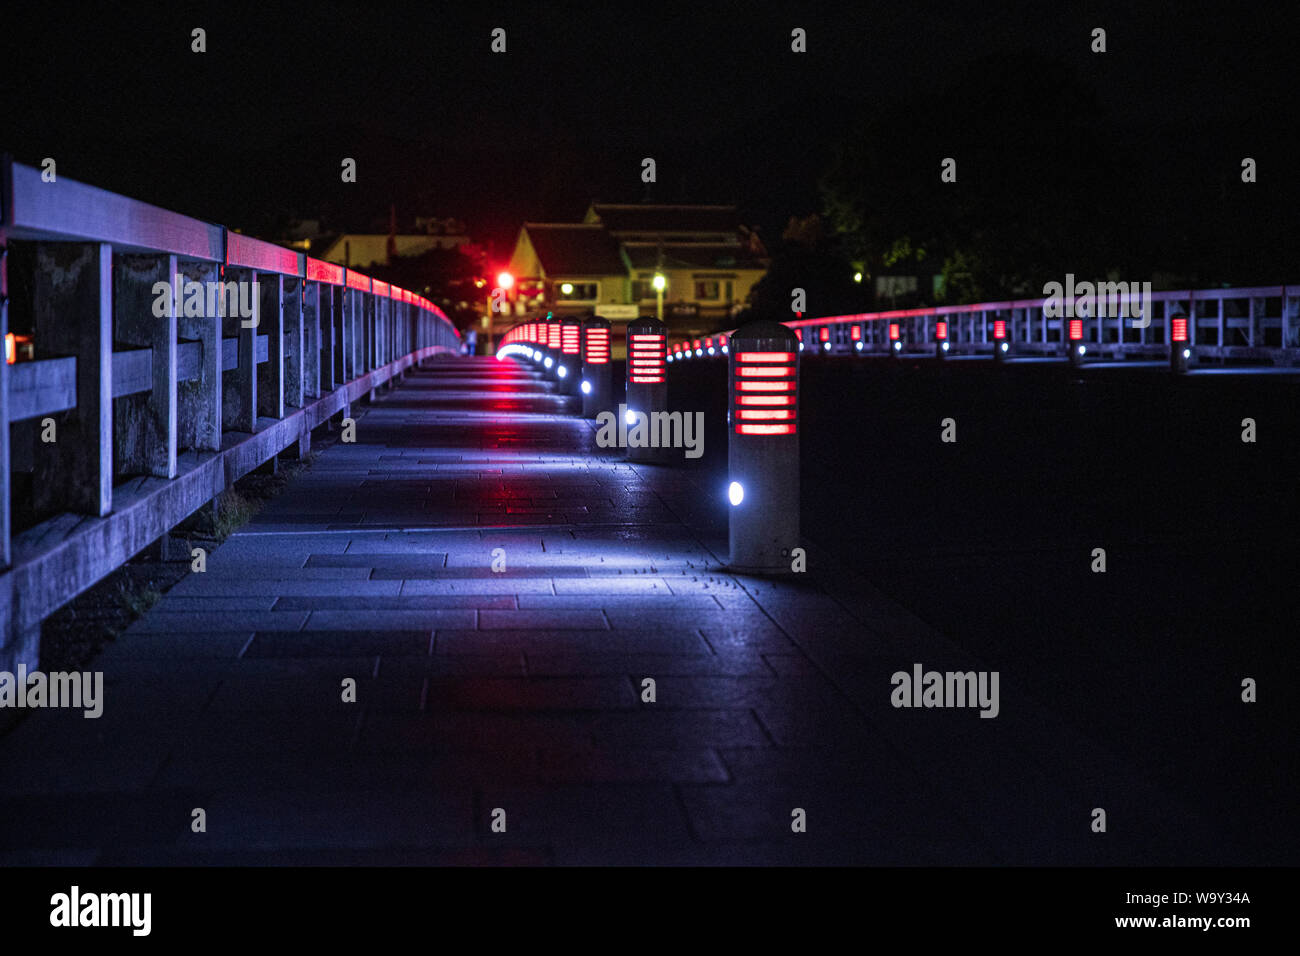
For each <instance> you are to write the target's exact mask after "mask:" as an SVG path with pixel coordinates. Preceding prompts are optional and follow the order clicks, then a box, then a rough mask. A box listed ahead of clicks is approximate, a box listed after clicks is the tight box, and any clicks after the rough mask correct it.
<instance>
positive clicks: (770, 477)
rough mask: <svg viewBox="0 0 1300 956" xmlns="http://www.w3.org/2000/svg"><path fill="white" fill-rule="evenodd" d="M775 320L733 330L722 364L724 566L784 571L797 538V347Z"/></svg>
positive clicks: (797, 541) (786, 570) (768, 571)
mask: <svg viewBox="0 0 1300 956" xmlns="http://www.w3.org/2000/svg"><path fill="white" fill-rule="evenodd" d="M798 342H799V340H798V337H797V336H796V335H794V334H792V333H791V330H790V329H788V328H786V327H785V326H784V325H780V324H779V323H776V322H752V323H750V324H749V325H746V326H743V327H742V328H739V329H737V330H736V331H735V332H733V333H732V336H731V354H730V358H729V361H728V373H729V374H728V392H729V395H728V399H729V401H728V412H727V424H728V429H729V431H730V436H729V441H728V480H729V485H728V487H727V498H728V500H729V501H730V503H731V515H730V522H729V524H730V539H731V542H730V543H731V560H730V566H731V567H732V568H733V569H735V570H737V571H747V572H754V573H765V574H785V573H789V572H791V571H792V570H793V569H792V566H791V565H792V559H791V556H790V555H791V552H792V550H793V549H794V548H795V547H796V546H797V545H798V543H799V430H798V424H799V422H798V415H799V345H798Z"/></svg>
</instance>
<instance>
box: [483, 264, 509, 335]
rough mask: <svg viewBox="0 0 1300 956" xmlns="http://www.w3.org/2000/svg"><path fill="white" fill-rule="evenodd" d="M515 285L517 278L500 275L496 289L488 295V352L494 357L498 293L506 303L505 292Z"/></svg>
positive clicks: (507, 274) (503, 273)
mask: <svg viewBox="0 0 1300 956" xmlns="http://www.w3.org/2000/svg"><path fill="white" fill-rule="evenodd" d="M514 284H515V277H514V276H512V275H511V274H510V273H509V272H501V273H498V274H497V285H496V288H495V289H493V290H492V291H491V292H489V293H488V302H487V310H488V314H487V321H486V322H485V323H484V324H486V325H487V330H488V352H487V354H488V355H492V354H494V353H495V352H496V315H495V309H493V305H494V304H495V301H494V300H495V299H496V295H497V292H500V293H501V298H502V301H503V302H504V300H505V291H506V290H507V289H509V288H511V287H512V286H513V285H514Z"/></svg>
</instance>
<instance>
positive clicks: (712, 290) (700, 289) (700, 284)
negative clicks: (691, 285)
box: [695, 279, 722, 301]
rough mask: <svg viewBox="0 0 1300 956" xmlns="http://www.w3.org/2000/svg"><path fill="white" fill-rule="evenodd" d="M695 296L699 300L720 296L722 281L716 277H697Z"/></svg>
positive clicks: (711, 299)
mask: <svg viewBox="0 0 1300 956" xmlns="http://www.w3.org/2000/svg"><path fill="white" fill-rule="evenodd" d="M695 298H697V299H699V300H701V301H716V300H717V299H720V298H722V283H720V282H718V281H717V280H716V279H697V280H696V282H695Z"/></svg>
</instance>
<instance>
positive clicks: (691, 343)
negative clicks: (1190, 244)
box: [668, 314, 1193, 373]
mask: <svg viewBox="0 0 1300 956" xmlns="http://www.w3.org/2000/svg"><path fill="white" fill-rule="evenodd" d="M812 328H815V330H816V342H815V343H814V345H815V348H816V349H817V350H819V351H821V352H824V353H829V352H831V351H833V350H834V348H835V343H834V342H832V341H831V327H830V326H829V325H822V326H813V327H812ZM848 328H849V342H850V343H851V344H852V346H853V352H856V353H859V354H876V353H874V352H866V351H865V350H866V343H865V341H864V339H863V332H862V325H861V324H860V323H853V324H852V325H850V326H849V327H848ZM793 334H794V335H795V337H796V340H797V345H798V351H800V352H802V351H803V350H804V341H803V336H804V329H803V328H796V329H794V330H793ZM885 334H886V342H887V347H886V350H885V355H887V356H888V357H889V358H894V359H897V358H902V357H903V356H904V355H905V354H915V353H905V351H904V341H903V333H902V326H901V325H900V324H899V323H898V322H890V323H888V324H887V326H886V329H885ZM1169 339H1170V341H1169V367H1170V369H1171V370H1172V371H1174V372H1175V373H1185V372H1186V371H1187V369H1188V365H1189V363H1190V362H1191V359H1192V356H1193V349H1192V343H1191V342H1190V341H1189V337H1188V318H1187V316H1186V315H1182V314H1179V315H1175V316H1172V317H1171V318H1170V336H1169ZM714 342H717V343H720V346H721V347H720V348H718V347H715V346H714ZM726 342H727V336H726V335H725V334H720V335H717V336H713V337H709V338H704V339H693V340H687V341H684V342H677V343H675V344H673V345H670V346H669V349H668V361H669V362H684V361H688V360H691V359H697V358H708V357H710V356H715V355H719V354H720V355H726V354H727V345H726ZM933 344H934V356H935V358H936V359H938V360H939V361H943V360H944V359H946V358H947V357H948V355H949V353H950V352H951V351H952V348H953V347H952V341H951V338H950V334H949V324H948V323H947V322H946V321H941V320H938V321H936V322H935V323H934V342H933ZM1087 355H1088V346H1087V344H1086V343H1085V341H1084V324H1083V320H1082V319H1069V320H1068V321H1067V323H1066V359H1067V361H1068V362H1069V364H1070V365H1071V366H1072V367H1076V368H1077V367H1079V366H1081V365H1083V364H1084V363H1085V361H1086V358H1087ZM1012 357H1013V356H1012V344H1011V338H1010V336H1009V335H1008V334H1007V322H1006V320H1005V319H995V320H994V321H993V361H994V362H995V363H998V364H1001V363H1003V362H1006V361H1007V360H1008V359H1009V358H1012Z"/></svg>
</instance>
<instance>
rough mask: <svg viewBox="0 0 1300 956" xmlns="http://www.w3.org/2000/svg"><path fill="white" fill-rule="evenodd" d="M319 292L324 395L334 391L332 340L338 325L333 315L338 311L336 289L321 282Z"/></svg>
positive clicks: (334, 356)
mask: <svg viewBox="0 0 1300 956" xmlns="http://www.w3.org/2000/svg"><path fill="white" fill-rule="evenodd" d="M316 286H317V288H318V289H319V290H320V292H319V296H320V299H319V301H320V315H319V317H318V320H319V323H320V360H319V366H320V391H321V394H322V395H324V394H325V393H326V392H332V391H334V370H335V367H336V365H337V364H338V359H337V357H336V352H337V351H338V350H337V349H335V347H334V339H335V337H336V336H337V335H338V328H337V326H338V323H337V321H336V319H335V313H336V312H337V310H338V289H337V288H335V287H334V286H333V285H326V284H325V283H323V282H318V283H317V284H316Z"/></svg>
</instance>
